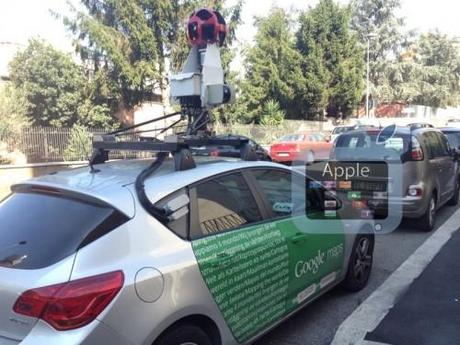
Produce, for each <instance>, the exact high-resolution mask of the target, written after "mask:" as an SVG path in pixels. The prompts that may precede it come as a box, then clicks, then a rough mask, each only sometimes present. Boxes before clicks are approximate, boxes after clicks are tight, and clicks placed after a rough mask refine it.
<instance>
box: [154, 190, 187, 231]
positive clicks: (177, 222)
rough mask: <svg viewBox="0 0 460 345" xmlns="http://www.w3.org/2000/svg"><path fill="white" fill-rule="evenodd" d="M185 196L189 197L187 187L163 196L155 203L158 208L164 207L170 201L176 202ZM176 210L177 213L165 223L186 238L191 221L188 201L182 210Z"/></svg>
mask: <svg viewBox="0 0 460 345" xmlns="http://www.w3.org/2000/svg"><path fill="white" fill-rule="evenodd" d="M183 196H185V197H186V198H188V191H187V190H186V189H185V188H184V189H180V190H178V191H177V192H174V193H172V194H170V195H168V196H167V197H166V198H163V199H162V200H160V201H159V202H157V203H156V204H155V207H157V208H158V209H164V208H165V207H166V206H167V205H168V204H169V203H170V202H175V201H176V200H178V198H181V197H183ZM181 206H182V205H181ZM175 211H176V212H175V213H173V214H171V215H170V217H169V220H168V221H167V222H166V223H165V225H166V227H167V228H168V229H169V230H171V231H172V232H174V233H175V234H176V235H177V236H179V237H181V238H186V237H187V235H188V230H189V223H190V217H189V205H188V203H186V204H185V205H184V206H183V207H181V208H180V210H175Z"/></svg>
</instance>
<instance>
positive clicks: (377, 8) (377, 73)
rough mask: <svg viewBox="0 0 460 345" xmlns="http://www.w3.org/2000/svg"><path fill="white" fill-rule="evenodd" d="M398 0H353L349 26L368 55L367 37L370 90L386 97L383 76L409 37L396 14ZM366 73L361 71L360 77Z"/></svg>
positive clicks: (402, 21)
mask: <svg viewBox="0 0 460 345" xmlns="http://www.w3.org/2000/svg"><path fill="white" fill-rule="evenodd" d="M400 8H401V0H355V1H353V2H352V10H353V16H352V22H351V23H352V28H353V30H354V31H355V32H356V33H357V35H358V39H359V42H360V44H361V47H362V51H363V59H364V61H365V60H366V59H367V56H366V51H367V41H368V39H369V40H370V41H369V46H370V49H369V65H370V68H369V72H370V73H369V80H370V83H371V90H373V91H374V92H373V94H374V95H375V96H377V97H378V98H380V99H381V100H384V101H385V100H387V99H385V95H387V94H386V92H388V87H390V88H391V86H389V85H387V84H385V78H386V77H387V76H388V73H389V71H388V69H389V68H391V66H392V65H393V64H394V62H395V60H396V57H397V56H398V55H399V53H400V52H401V50H402V49H403V48H404V46H405V45H406V44H407V41H408V39H409V38H410V37H408V35H407V34H405V33H404V20H403V18H400V17H398V15H397V11H398V10H399V9H400ZM364 77H365V76H364V75H363V78H364Z"/></svg>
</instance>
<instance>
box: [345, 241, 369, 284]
mask: <svg viewBox="0 0 460 345" xmlns="http://www.w3.org/2000/svg"><path fill="white" fill-rule="evenodd" d="M373 259H374V236H372V235H369V234H363V235H357V237H356V239H355V243H354V244H353V249H352V252H351V257H350V261H349V262H348V269H347V275H346V277H345V280H344V281H343V283H342V286H343V287H344V288H345V289H346V290H348V291H351V292H357V291H360V290H362V289H363V288H364V287H365V286H366V285H367V282H368V281H369V277H370V275H371V270H372V261H373Z"/></svg>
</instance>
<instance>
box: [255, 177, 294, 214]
mask: <svg viewBox="0 0 460 345" xmlns="http://www.w3.org/2000/svg"><path fill="white" fill-rule="evenodd" d="M253 174H254V177H255V178H256V180H257V182H258V183H259V186H260V187H261V189H262V191H263V193H264V194H265V197H266V199H267V201H268V203H269V204H270V205H269V206H270V208H271V210H272V212H273V213H274V214H275V216H276V217H277V218H278V217H285V216H290V215H291V214H292V209H293V204H292V200H291V199H292V191H291V186H292V184H291V174H290V173H288V172H284V171H281V170H274V169H260V170H254V171H253Z"/></svg>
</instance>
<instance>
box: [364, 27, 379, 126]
mask: <svg viewBox="0 0 460 345" xmlns="http://www.w3.org/2000/svg"><path fill="white" fill-rule="evenodd" d="M376 36H377V34H375V33H370V34H368V35H367V36H366V38H367V66H366V117H367V118H369V73H370V64H369V55H370V54H369V51H370V48H371V38H374V37H376Z"/></svg>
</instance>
